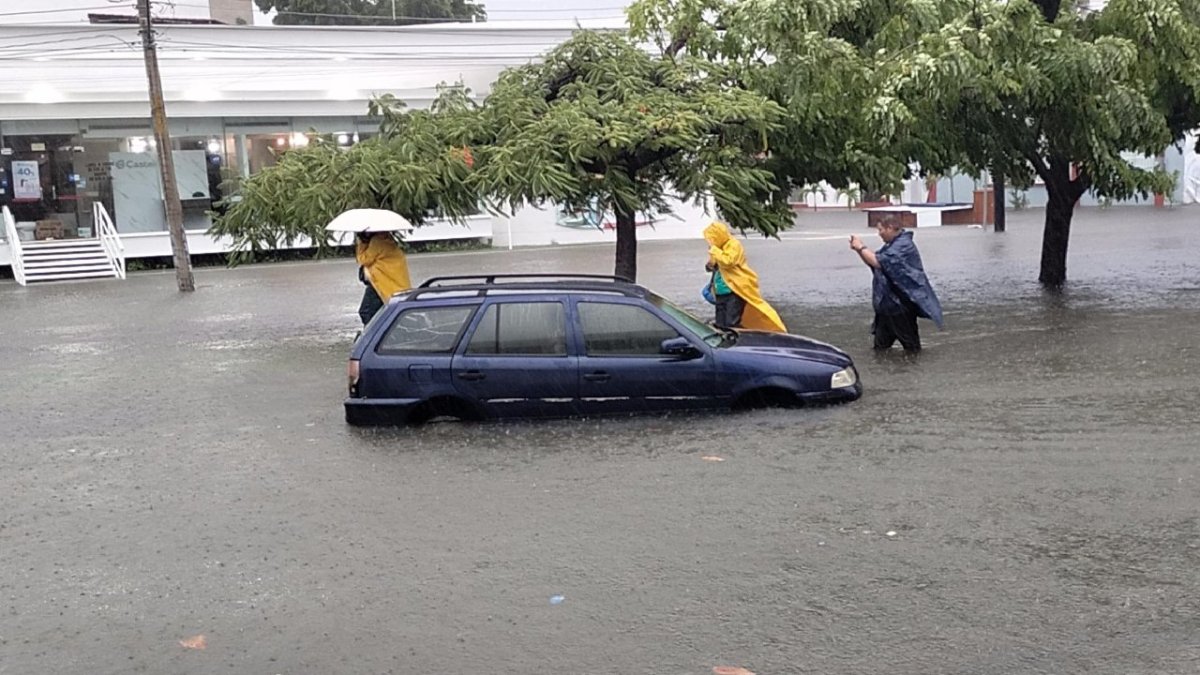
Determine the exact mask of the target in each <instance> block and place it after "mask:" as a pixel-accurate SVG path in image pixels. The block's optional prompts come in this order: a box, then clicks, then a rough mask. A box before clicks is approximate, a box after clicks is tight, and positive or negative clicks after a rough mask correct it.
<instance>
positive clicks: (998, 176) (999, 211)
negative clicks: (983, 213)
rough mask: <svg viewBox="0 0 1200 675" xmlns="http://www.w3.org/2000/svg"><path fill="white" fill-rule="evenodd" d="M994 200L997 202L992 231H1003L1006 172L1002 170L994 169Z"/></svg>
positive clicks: (994, 206) (994, 205)
mask: <svg viewBox="0 0 1200 675" xmlns="http://www.w3.org/2000/svg"><path fill="white" fill-rule="evenodd" d="M992 194H993V197H992V200H993V201H994V202H995V203H994V204H993V205H992V207H993V208H994V209H995V214H994V216H995V217H994V218H993V220H992V231H993V232H1003V231H1004V227H1005V222H1004V220H1005V213H1004V207H1005V202H1004V173H1003V172H1000V171H992Z"/></svg>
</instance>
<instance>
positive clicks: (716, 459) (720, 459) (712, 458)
mask: <svg viewBox="0 0 1200 675" xmlns="http://www.w3.org/2000/svg"><path fill="white" fill-rule="evenodd" d="M700 459H702V460H704V461H706V462H724V461H725V458H724V457H718V456H716V455H703V456H701V457H700Z"/></svg>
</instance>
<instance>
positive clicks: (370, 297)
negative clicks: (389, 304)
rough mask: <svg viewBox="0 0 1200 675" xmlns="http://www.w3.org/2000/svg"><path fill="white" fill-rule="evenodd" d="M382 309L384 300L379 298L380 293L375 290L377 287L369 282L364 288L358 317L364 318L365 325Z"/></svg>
mask: <svg viewBox="0 0 1200 675" xmlns="http://www.w3.org/2000/svg"><path fill="white" fill-rule="evenodd" d="M381 309H383V300H381V299H380V298H379V294H378V293H376V292H375V288H374V287H372V286H370V285H369V284H368V285H367V287H366V288H365V289H363V296H362V302H360V303H358V318H360V319H362V322H363V325H364V326H365V325H367V324H368V323H370V322H371V318H372V317H374V316H375V313H376V312H378V311H379V310H381Z"/></svg>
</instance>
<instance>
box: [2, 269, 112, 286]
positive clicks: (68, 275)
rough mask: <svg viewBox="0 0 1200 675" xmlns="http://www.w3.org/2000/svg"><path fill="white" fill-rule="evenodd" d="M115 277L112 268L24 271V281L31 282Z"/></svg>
mask: <svg viewBox="0 0 1200 675" xmlns="http://www.w3.org/2000/svg"><path fill="white" fill-rule="evenodd" d="M116 277H117V275H116V273H115V272H113V271H112V268H109V269H107V270H84V271H78V270H77V271H73V272H59V271H56V272H48V271H44V270H38V271H36V272H35V271H31V270H30V271H26V273H25V282H26V283H30V284H32V283H41V282H46V281H69V280H72V279H115V278H116Z"/></svg>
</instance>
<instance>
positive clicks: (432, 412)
mask: <svg viewBox="0 0 1200 675" xmlns="http://www.w3.org/2000/svg"><path fill="white" fill-rule="evenodd" d="M447 418H449V419H455V420H460V421H463V422H476V421H479V420H480V419H482V416H481V415H480V414H479V412H478V411H477V410H475V408H474V406H472V405H471V404H470V403H467V402H466V401H464V400H462V399H459V398H454V397H453V396H440V397H438V398H431V399H429V400H428V401H425V402H424V403H422V404H421V405H419V406H417V407H416V409H414V410H413V411H412V412H411V413H409V415H408V423H409V424H412V425H416V426H420V425H422V424H428V423H429V422H433V421H435V420H442V419H447Z"/></svg>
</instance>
